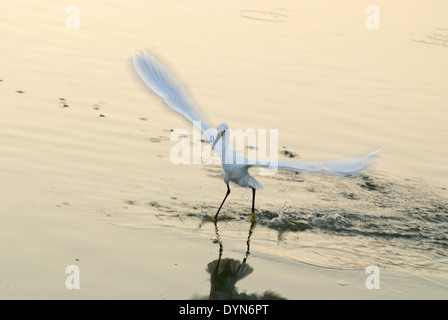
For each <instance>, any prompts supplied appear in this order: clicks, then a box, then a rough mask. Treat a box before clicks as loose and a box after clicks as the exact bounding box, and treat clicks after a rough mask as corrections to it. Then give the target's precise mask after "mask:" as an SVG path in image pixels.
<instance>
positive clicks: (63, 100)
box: [59, 98, 69, 108]
mask: <svg viewBox="0 0 448 320" xmlns="http://www.w3.org/2000/svg"><path fill="white" fill-rule="evenodd" d="M59 104H60V106H61V107H62V108H68V107H69V105H68V103H67V101H66V100H65V98H59Z"/></svg>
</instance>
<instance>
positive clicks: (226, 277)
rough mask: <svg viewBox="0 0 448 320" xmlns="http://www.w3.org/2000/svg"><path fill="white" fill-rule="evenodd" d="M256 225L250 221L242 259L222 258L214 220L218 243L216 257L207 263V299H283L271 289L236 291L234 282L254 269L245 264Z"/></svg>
mask: <svg viewBox="0 0 448 320" xmlns="http://www.w3.org/2000/svg"><path fill="white" fill-rule="evenodd" d="M255 225H256V222H255V221H252V223H251V225H250V228H249V234H248V236H247V241H246V245H247V249H246V254H245V256H244V259H243V260H242V261H240V260H236V259H232V258H222V253H223V251H224V247H223V243H222V241H221V237H220V235H219V230H218V224H217V222H215V234H216V241H217V242H218V244H219V255H218V259H216V260H213V261H212V262H210V263H209V264H208V265H207V269H206V270H207V272H208V273H209V274H210V286H211V288H210V294H209V297H208V299H211V300H278V299H282V300H283V299H285V298H283V297H281V296H280V295H279V294H277V293H275V292H273V291H269V290H268V291H265V292H264V293H261V294H256V293H252V294H247V293H245V292H238V290H237V288H236V287H235V285H236V283H237V282H238V281H239V280H241V279H243V278H245V277H247V276H248V275H249V274H251V273H252V272H253V271H254V269H253V268H252V267H251V266H250V265H248V264H247V259H248V257H249V255H250V238H251V236H252V233H253V231H254V227H255Z"/></svg>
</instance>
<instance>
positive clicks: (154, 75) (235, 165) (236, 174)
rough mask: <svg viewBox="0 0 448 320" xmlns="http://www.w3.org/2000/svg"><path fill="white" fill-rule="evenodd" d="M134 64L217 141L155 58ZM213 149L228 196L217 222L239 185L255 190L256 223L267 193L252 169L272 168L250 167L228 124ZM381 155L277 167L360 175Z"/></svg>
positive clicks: (138, 56) (140, 56)
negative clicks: (260, 199) (258, 199)
mask: <svg viewBox="0 0 448 320" xmlns="http://www.w3.org/2000/svg"><path fill="white" fill-rule="evenodd" d="M132 60H133V64H134V68H135V70H136V71H137V73H138V75H139V76H140V78H141V79H142V80H143V81H144V82H145V83H146V84H147V85H148V86H149V87H150V88H151V89H152V90H153V91H154V92H155V93H156V94H157V95H159V96H160V97H162V98H163V99H164V100H165V102H166V103H167V104H168V105H169V106H170V107H171V108H172V109H174V110H175V111H177V112H178V113H180V114H181V115H183V116H184V117H185V118H187V119H188V120H190V121H192V122H193V125H195V126H196V127H198V129H200V130H201V131H202V133H203V134H204V136H205V137H206V139H207V140H209V141H211V138H212V137H214V136H212V135H211V134H210V132H212V131H213V128H212V127H211V126H210V125H209V123H208V122H207V121H206V120H205V118H204V117H203V116H202V115H201V114H200V113H199V110H198V108H197V107H196V106H195V104H194V103H193V102H192V101H191V100H190V98H189V97H188V95H187V94H186V92H185V90H184V89H183V87H182V86H181V85H180V83H179V82H178V81H177V80H176V79H175V77H174V76H173V75H172V74H171V73H170V72H169V71H168V69H167V68H166V67H165V66H163V64H162V63H161V62H160V61H159V60H158V59H156V57H155V56H153V55H151V54H149V53H148V52H146V51H142V52H138V53H135V54H133V56H132ZM212 149H214V150H216V151H217V152H218V153H219V155H220V156H221V160H222V167H223V169H224V182H225V183H226V185H227V193H226V195H225V197H224V199H223V201H222V202H221V205H220V206H219V208H218V211H217V212H216V214H215V216H214V218H213V221H216V220H217V218H218V214H219V212H220V211H221V208H222V206H223V204H224V202H225V201H226V199H227V197H228V195H229V194H230V186H229V183H230V182H233V183H236V184H237V185H239V186H241V187H245V188H251V189H252V221H255V220H256V215H255V192H256V190H259V189H263V186H262V185H261V183H260V182H258V181H257V180H256V179H255V178H254V177H252V176H251V175H250V174H249V168H250V167H252V166H266V167H269V166H270V165H271V164H270V163H261V162H257V161H256V162H255V163H251V164H249V162H248V160H247V159H246V158H244V156H242V155H240V154H238V153H236V152H235V151H234V150H233V149H232V147H231V144H229V127H228V126H227V124H225V123H222V124H220V125H219V126H218V128H217V135H216V137H215V139H214V141H213V144H212ZM378 152H379V149H376V150H374V151H372V152H370V153H368V154H366V155H361V156H356V157H350V158H346V159H339V160H330V161H322V162H304V161H294V162H290V161H279V162H278V163H276V164H275V165H277V166H278V168H285V169H295V170H306V171H328V172H336V173H349V172H356V171H359V170H361V169H362V168H364V167H365V166H367V165H369V164H371V163H373V162H375V161H378V157H377V154H378Z"/></svg>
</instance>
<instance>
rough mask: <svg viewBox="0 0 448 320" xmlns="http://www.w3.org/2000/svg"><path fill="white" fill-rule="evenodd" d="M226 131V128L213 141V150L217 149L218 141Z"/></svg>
mask: <svg viewBox="0 0 448 320" xmlns="http://www.w3.org/2000/svg"><path fill="white" fill-rule="evenodd" d="M224 132H225V130H222V131H220V132H218V134H217V135H216V138H215V141H213V145H212V150H213V149H215V146H216V144H217V143H218V141H219V139H221V137H222V136H223V135H224Z"/></svg>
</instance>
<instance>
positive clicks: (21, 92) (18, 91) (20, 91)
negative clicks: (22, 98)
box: [16, 90, 25, 94]
mask: <svg viewBox="0 0 448 320" xmlns="http://www.w3.org/2000/svg"><path fill="white" fill-rule="evenodd" d="M16 92H17V93H20V94H23V93H25V91H23V90H16Z"/></svg>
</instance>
